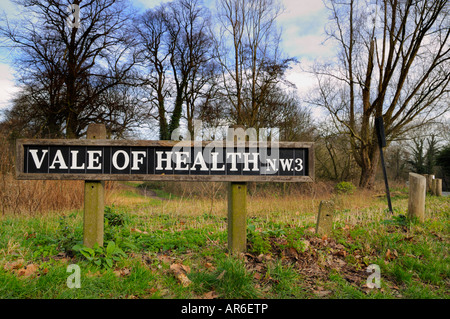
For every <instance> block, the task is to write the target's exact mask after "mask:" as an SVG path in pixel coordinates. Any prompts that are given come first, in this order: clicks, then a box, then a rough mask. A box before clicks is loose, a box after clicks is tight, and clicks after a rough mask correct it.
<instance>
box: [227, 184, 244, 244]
mask: <svg viewBox="0 0 450 319" xmlns="http://www.w3.org/2000/svg"><path fill="white" fill-rule="evenodd" d="M246 248H247V183H245V182H244V183H239V182H231V183H229V185H228V250H229V251H230V252H231V253H242V252H245V251H246Z"/></svg>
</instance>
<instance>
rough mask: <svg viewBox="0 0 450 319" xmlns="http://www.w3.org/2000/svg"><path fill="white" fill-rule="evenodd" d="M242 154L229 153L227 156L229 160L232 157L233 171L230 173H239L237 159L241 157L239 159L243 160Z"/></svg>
mask: <svg viewBox="0 0 450 319" xmlns="http://www.w3.org/2000/svg"><path fill="white" fill-rule="evenodd" d="M241 155H242V154H241V153H228V154H227V159H228V158H229V157H230V156H231V169H230V171H237V166H236V162H237V157H238V156H239V158H241Z"/></svg>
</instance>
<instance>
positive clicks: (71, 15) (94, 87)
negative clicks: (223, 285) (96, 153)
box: [0, 0, 135, 138]
mask: <svg viewBox="0 0 450 319" xmlns="http://www.w3.org/2000/svg"><path fill="white" fill-rule="evenodd" d="M16 4H17V5H19V6H21V7H22V9H23V17H24V18H23V19H22V20H20V21H13V22H11V21H8V19H6V18H4V19H2V20H3V21H2V25H1V27H0V34H1V36H2V38H3V39H4V40H6V42H7V45H8V46H11V47H13V48H14V49H17V59H16V61H15V62H16V65H17V67H18V69H19V70H20V73H21V81H22V83H24V85H25V86H26V87H27V88H28V90H29V92H28V93H30V94H33V99H36V100H39V102H38V101H37V102H38V106H37V108H39V107H45V110H43V112H44V113H45V115H46V116H47V119H46V122H47V124H46V125H47V129H48V131H49V133H50V135H60V134H64V135H65V136H66V137H68V138H78V137H80V136H81V135H83V134H84V132H85V129H86V127H87V125H88V124H89V123H90V122H105V123H106V124H108V123H109V121H110V120H111V116H110V114H109V113H108V112H109V111H110V110H107V108H105V107H104V105H102V104H101V103H100V101H101V99H102V95H103V94H105V93H106V92H107V91H108V90H110V89H113V88H114V87H116V86H118V85H124V84H126V83H127V81H128V80H129V76H130V74H131V71H132V68H133V65H134V63H135V61H134V56H133V41H132V40H133V39H132V38H131V37H129V35H128V33H127V21H128V20H129V17H130V14H131V12H130V11H129V8H128V7H127V5H126V2H125V1H114V0H98V1H79V0H76V1H74V2H73V3H71V2H69V1H62V0H47V1H34V0H20V1H16ZM78 14H79V16H78ZM36 84H37V88H38V89H37V90H35V89H34V87H35V86H36ZM116 111H117V110H116ZM114 121H115V123H114V125H117V124H118V123H120V121H121V117H120V116H118V117H116V118H115V119H114ZM52 124H56V125H57V127H51V125H52ZM122 124H124V123H122Z"/></svg>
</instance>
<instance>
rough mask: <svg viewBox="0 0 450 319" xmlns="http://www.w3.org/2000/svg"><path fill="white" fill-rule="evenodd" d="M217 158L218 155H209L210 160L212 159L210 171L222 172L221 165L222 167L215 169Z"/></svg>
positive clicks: (223, 168) (223, 167) (223, 166)
mask: <svg viewBox="0 0 450 319" xmlns="http://www.w3.org/2000/svg"><path fill="white" fill-rule="evenodd" d="M218 156H219V153H211V159H212V167H211V170H212V171H224V170H225V165H222V167H220V168H219V167H217V162H218V161H217V157H218Z"/></svg>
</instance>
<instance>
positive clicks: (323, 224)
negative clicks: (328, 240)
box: [316, 200, 334, 235]
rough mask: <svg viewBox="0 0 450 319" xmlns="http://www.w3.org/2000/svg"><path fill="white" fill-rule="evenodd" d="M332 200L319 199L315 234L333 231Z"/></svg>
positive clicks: (326, 233)
mask: <svg viewBox="0 0 450 319" xmlns="http://www.w3.org/2000/svg"><path fill="white" fill-rule="evenodd" d="M333 215H334V202H333V201H324V200H323V201H321V202H320V205H319V214H318V215H317V223H316V234H319V235H330V234H331V232H332V231H333Z"/></svg>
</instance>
